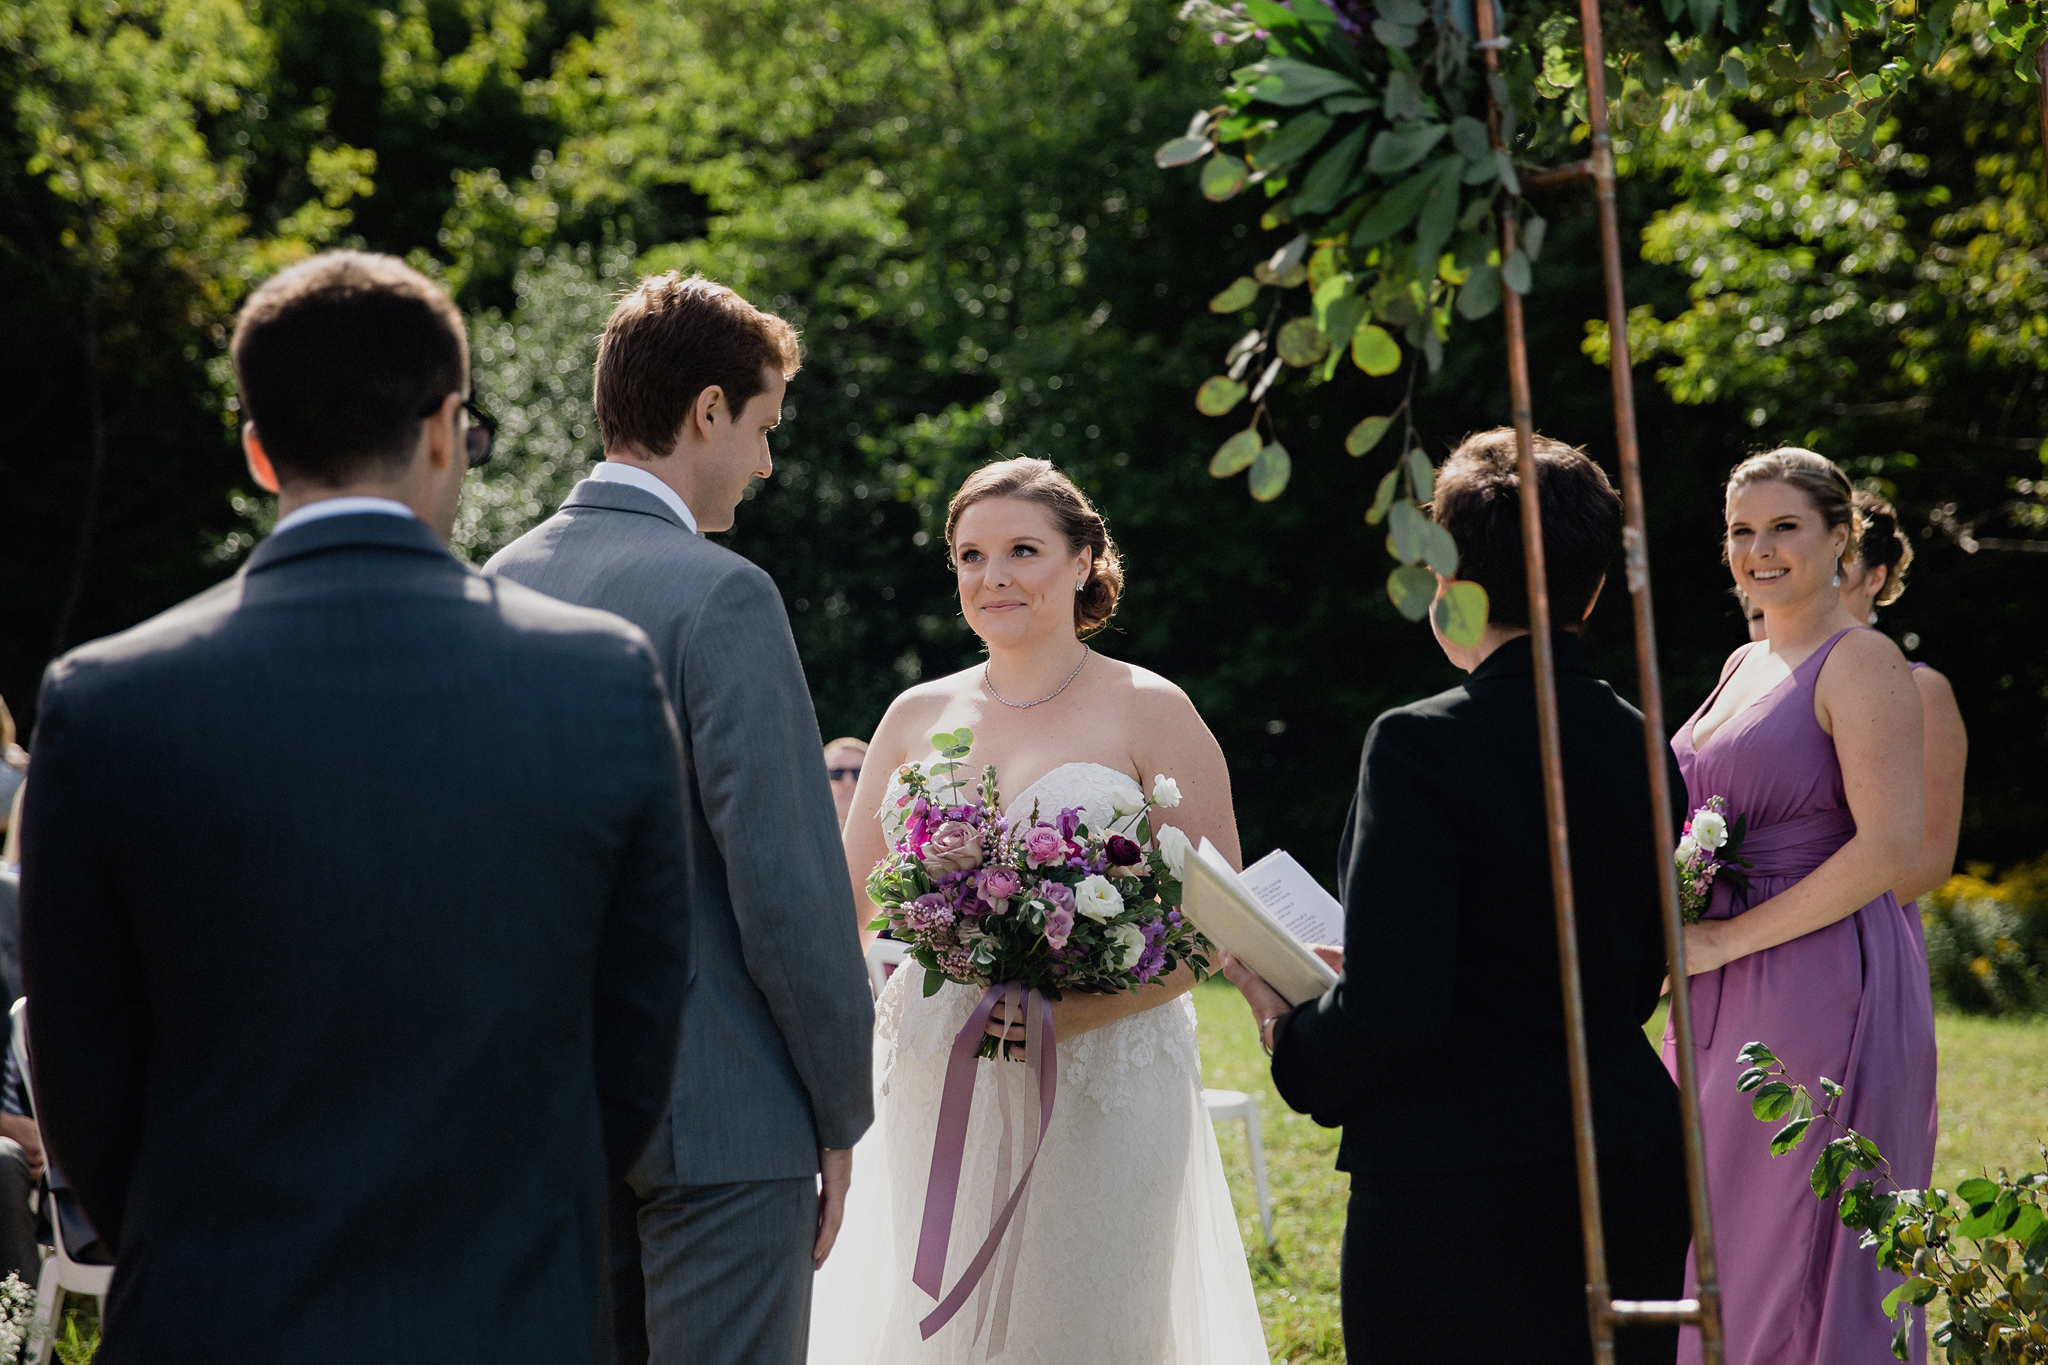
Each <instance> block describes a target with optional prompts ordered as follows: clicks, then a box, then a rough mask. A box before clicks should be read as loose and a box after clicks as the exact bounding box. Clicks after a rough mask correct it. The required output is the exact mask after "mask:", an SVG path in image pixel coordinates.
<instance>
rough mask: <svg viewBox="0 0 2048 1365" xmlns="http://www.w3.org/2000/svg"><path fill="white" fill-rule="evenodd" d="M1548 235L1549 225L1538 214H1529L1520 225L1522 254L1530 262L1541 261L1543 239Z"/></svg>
mask: <svg viewBox="0 0 2048 1365" xmlns="http://www.w3.org/2000/svg"><path fill="white" fill-rule="evenodd" d="M1549 235H1550V224H1549V222H1547V221H1546V220H1545V219H1544V218H1543V217H1542V216H1541V215H1539V214H1534V213H1532V214H1530V215H1529V217H1528V219H1527V221H1525V222H1524V223H1523V224H1522V242H1521V245H1522V254H1523V255H1525V256H1527V257H1528V258H1529V259H1530V260H1532V261H1540V260H1542V259H1543V239H1544V238H1546V237H1548V236H1549Z"/></svg>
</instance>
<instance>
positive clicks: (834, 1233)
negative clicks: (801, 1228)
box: [811, 1147, 853, 1270]
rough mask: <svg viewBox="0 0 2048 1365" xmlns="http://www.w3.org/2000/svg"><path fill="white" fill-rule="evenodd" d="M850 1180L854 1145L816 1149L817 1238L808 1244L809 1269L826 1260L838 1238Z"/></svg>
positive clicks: (814, 1268) (851, 1177)
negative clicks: (810, 1245) (810, 1244)
mask: <svg viewBox="0 0 2048 1365" xmlns="http://www.w3.org/2000/svg"><path fill="white" fill-rule="evenodd" d="M852 1184H853V1149H852V1148H851V1147H820V1148H819V1149H818V1240H817V1243H816V1244H815V1245H814V1246H812V1247H811V1269H813V1270H816V1269H817V1268H818V1267H819V1266H822V1265H823V1264H825V1258H826V1257H827V1256H830V1255H831V1254H832V1244H833V1243H834V1242H836V1241H838V1240H839V1222H840V1220H841V1219H842V1218H844V1217H845V1216H846V1191H847V1188H848V1187H849V1186H850V1185H852Z"/></svg>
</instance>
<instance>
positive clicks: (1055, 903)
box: [1031, 882, 1074, 912]
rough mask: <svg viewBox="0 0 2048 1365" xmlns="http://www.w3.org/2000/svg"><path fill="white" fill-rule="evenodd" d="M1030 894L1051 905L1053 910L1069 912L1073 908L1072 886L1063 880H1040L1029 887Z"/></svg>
mask: <svg viewBox="0 0 2048 1365" xmlns="http://www.w3.org/2000/svg"><path fill="white" fill-rule="evenodd" d="M1031 894H1033V895H1034V896H1036V897H1038V899H1040V900H1042V901H1045V902H1046V903H1048V904H1049V905H1051V906H1052V908H1053V909H1054V910H1066V911H1069V912H1071V911H1072V910H1073V908H1074V888H1073V887H1071V886H1068V885H1067V884H1066V883H1064V882H1040V883H1039V884H1038V885H1037V886H1035V887H1033V888H1032V889H1031Z"/></svg>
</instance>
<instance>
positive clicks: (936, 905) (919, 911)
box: [903, 891, 953, 934]
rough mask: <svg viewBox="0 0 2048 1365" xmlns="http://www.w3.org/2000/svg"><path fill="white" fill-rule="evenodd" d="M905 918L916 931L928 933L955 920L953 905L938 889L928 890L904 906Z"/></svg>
mask: <svg viewBox="0 0 2048 1365" xmlns="http://www.w3.org/2000/svg"><path fill="white" fill-rule="evenodd" d="M903 918H904V920H905V921H906V922H907V923H908V924H909V925H910V928H911V930H912V932H914V933H920V934H922V933H927V932H929V931H931V930H933V929H939V928H944V927H945V926H946V925H948V924H951V923H952V922H953V907H952V905H951V903H950V902H948V901H947V900H946V898H945V897H944V896H942V895H940V894H939V893H938V892H936V891H927V892H925V894H923V895H922V896H919V897H918V898H917V899H916V900H914V901H912V902H911V903H910V904H908V905H906V906H904V907H903Z"/></svg>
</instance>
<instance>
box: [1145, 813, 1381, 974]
mask: <svg viewBox="0 0 2048 1365" xmlns="http://www.w3.org/2000/svg"><path fill="white" fill-rule="evenodd" d="M1182 881H1183V884H1184V885H1183V892H1182V895H1183V899H1182V904H1181V911H1182V913H1184V914H1185V915H1187V917H1188V918H1189V919H1191V920H1193V921H1194V924H1195V927H1196V928H1197V929H1200V930H1201V931H1202V932H1203V933H1204V934H1205V935H1207V936H1208V939H1209V941H1210V942H1211V943H1213V944H1215V945H1216V946H1217V947H1218V948H1221V949H1223V950H1224V951H1225V952H1228V953H1230V954H1232V955H1233V956H1235V957H1236V958H1238V959H1239V960H1240V961H1242V962H1243V963H1244V964H1245V965H1246V966H1247V967H1250V968H1251V969H1252V970H1253V971H1255V972H1257V973H1258V974H1259V975H1260V976H1263V977H1264V978H1266V981H1267V983H1268V984H1269V985H1271V986H1272V987H1273V989H1274V990H1276V991H1278V992H1280V994H1281V995H1282V996H1284V997H1285V998H1286V1000H1287V1003H1288V1004H1290V1005H1299V1004H1301V1003H1303V1002H1304V1001H1308V1000H1313V999H1315V998H1316V997H1317V996H1319V995H1321V994H1322V993H1323V992H1324V991H1327V990H1328V989H1330V987H1332V986H1334V985H1336V984H1337V974H1336V973H1335V972H1333V971H1331V970H1330V969H1329V967H1327V966H1326V965H1324V963H1323V960H1322V959H1321V958H1319V957H1317V956H1316V955H1315V954H1314V953H1312V952H1310V951H1309V949H1308V945H1309V944H1310V943H1324V944H1332V945H1334V944H1339V943H1342V942H1343V941H1344V907H1343V906H1342V905H1340V904H1338V903H1337V901H1336V899H1335V898H1333V897H1332V896H1331V895H1330V893H1329V892H1327V891H1325V890H1323V888H1322V887H1320V886H1318V885H1317V884H1316V881H1315V879H1314V878H1313V877H1311V876H1309V875H1308V873H1307V872H1306V871H1305V870H1304V869H1303V868H1302V866H1301V864H1300V863H1297V862H1295V861H1294V859H1293V858H1291V857H1289V856H1288V855H1287V854H1286V853H1284V852H1280V851H1278V850H1275V851H1274V852H1273V853H1270V854H1268V855H1267V856H1266V857H1264V858H1261V859H1260V860H1259V861H1258V862H1256V863H1253V864H1252V865H1251V866H1250V867H1248V868H1246V869H1245V870H1244V875H1242V876H1240V875H1238V873H1237V872H1236V871H1234V870H1233V869H1232V868H1231V866H1230V864H1229V863H1228V862H1226V861H1224V858H1223V855H1222V854H1221V853H1219V852H1217V851H1216V846H1215V845H1214V844H1212V843H1210V842H1209V841H1208V840H1207V839H1204V840H1202V846H1201V848H1200V849H1198V850H1196V853H1195V856H1194V857H1193V858H1190V859H1189V860H1188V864H1187V875H1186V876H1185V877H1184V878H1182Z"/></svg>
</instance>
